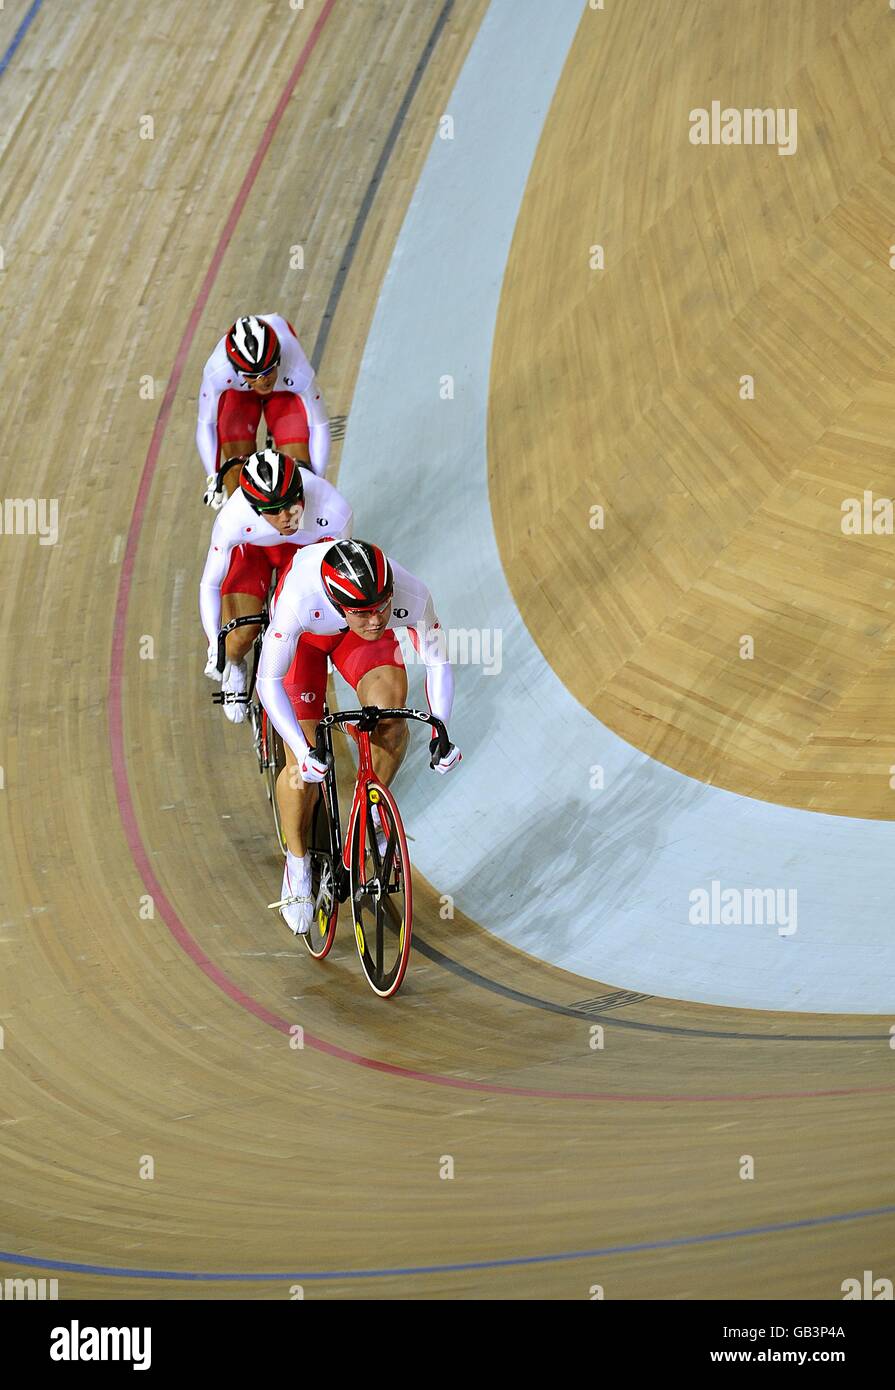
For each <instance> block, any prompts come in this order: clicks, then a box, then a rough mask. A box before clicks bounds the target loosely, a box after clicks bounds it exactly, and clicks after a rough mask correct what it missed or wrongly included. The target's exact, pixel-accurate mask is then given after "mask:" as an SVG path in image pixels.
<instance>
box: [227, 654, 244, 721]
mask: <svg viewBox="0 0 895 1390" xmlns="http://www.w3.org/2000/svg"><path fill="white" fill-rule="evenodd" d="M247 684H248V673H247V671H246V664H245V662H244V661H228V662H227V664H226V666H225V667H224V676H223V679H222V681H221V690H222V691H223V692H224V693H225V694H228V693H230V694H233V695H244V694H245V693H246V688H247ZM222 708H223V711H224V714H225V715H226V716H227V718H228V719H229V720H230V723H231V724H242V723H244V721H245V720H246V719H248V717H249V707H248V704H231V703H225V704H224V705H223V706H222Z"/></svg>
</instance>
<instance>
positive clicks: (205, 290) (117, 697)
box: [107, 0, 895, 1104]
mask: <svg viewBox="0 0 895 1390" xmlns="http://www.w3.org/2000/svg"><path fill="white" fill-rule="evenodd" d="M335 4H336V0H326V4H325V5H324V6H323V9H322V10H321V12H320V16H319V18H318V20H317V22H316V23H315V25H314V27H313V29H312V30H311V34H310V36H309V38H308V41H307V43H306V44H305V46H304V48H303V49H302V51H301V54H300V56H299V58H298V61H297V62H296V64H295V67H294V68H293V69H292V72H291V74H290V76H289V79H288V81H287V83H286V86H285V87H284V88H283V92H282V94H281V96H280V99H279V101H278V102H277V105H276V108H275V109H274V112H273V115H272V116H271V118H270V120H269V121H268V123H267V126H266V128H265V130H264V134H263V136H262V137H261V143H260V144H259V146H258V148H257V150H256V151H255V154H254V156H253V158H252V162H251V164H250V165H249V168H248V172H247V173H246V176H245V178H244V179H243V181H242V185H241V187H240V189H239V192H238V193H237V195H236V201H235V202H234V204H233V207H232V208H231V210H230V214H229V216H228V218H227V221H226V222H225V224H224V230H223V231H222V233H221V237H220V240H219V242H218V244H217V246H216V247H215V251H214V255H213V256H212V258H211V263H210V265H209V267H208V270H207V271H206V273H205V278H204V280H203V281H202V285H201V288H200V290H199V294H198V297H197V299H196V302H195V304H194V306H193V310H192V313H191V314H190V316H189V319H188V320H187V325H186V328H185V330H184V333H183V337H182V338H181V340H180V346H179V347H178V349H177V355H176V357H175V358H174V367H173V370H172V372H171V376H170V379H169V381H168V386H167V389H166V390H165V394H164V397H163V399H162V403H161V405H160V406H159V412H158V417H157V419H156V422H155V428H154V429H153V431H152V438H151V440H150V442H149V450H148V452H147V454H146V461H145V463H144V465H143V472H142V474H141V476H140V484H139V487H138V489H137V496H136V500H135V502H134V510H133V513H132V515H131V522H130V527H129V529H128V533H127V545H126V547H125V551H124V558H123V561H122V567H121V578H120V580H119V583H118V597H117V600H116V603H115V626H114V629H113V633H112V657H111V665H110V671H109V687H108V695H107V706H108V717H109V741H110V744H111V756H112V772H113V776H114V781H115V794H116V797H117V800H118V810H119V814H120V816H121V823H122V826H123V828H124V834H125V838H126V840H127V843H128V848H129V849H130V852H131V856H132V858H133V860H134V864H135V865H136V868H137V870H138V872H139V874H140V877H141V879H142V880H143V883H144V885H145V887H146V888H147V890H148V891H149V892H150V893H151V895H152V898H153V901H154V903H155V905H156V907H157V908H158V910H159V912H160V913H161V916H162V919H163V921H164V922H165V925H166V926H167V928H168V930H169V931H170V933H171V935H172V936H173V937H174V939H175V941H176V942H177V944H178V945H179V946H180V947H181V948H182V949H183V950H184V951H185V952H186V954H187V955H188V956H189V958H190V960H192V961H193V962H194V964H195V965H197V966H198V967H199V969H200V970H202V971H203V972H204V973H205V975H207V976H208V978H209V980H211V981H212V983H213V984H215V985H217V987H218V989H220V990H222V991H223V993H224V994H226V995H227V996H228V997H229V998H230V999H232V1000H233V1001H234V1003H236V1004H239V1005H240V1007H241V1008H243V1009H246V1010H248V1012H249V1013H251V1014H254V1015H255V1017H256V1018H258V1019H260V1020H261V1022H262V1023H266V1024H268V1025H269V1026H270V1027H271V1028H276V1029H277V1030H278V1031H279V1032H281V1033H285V1034H286V1035H287V1036H288V1035H289V1034H290V1031H291V1029H292V1028H293V1027H295V1024H294V1023H293V1022H290V1020H289V1019H285V1018H282V1017H281V1016H280V1015H279V1014H275V1013H273V1012H272V1011H271V1010H270V1009H268V1008H266V1007H265V1006H264V1005H263V1004H261V1003H260V1002H259V1001H258V1000H257V999H253V998H252V996H251V995H250V994H246V992H245V990H243V989H241V988H240V986H239V985H237V984H236V983H235V982H234V981H233V980H231V979H230V978H229V976H227V975H225V974H224V972H223V970H222V969H221V968H220V966H219V965H216V964H215V963H214V961H213V960H211V958H210V957H209V956H207V955H206V954H205V952H204V951H203V949H202V947H201V946H200V945H199V943H198V942H197V941H196V940H195V938H194V937H193V936H192V935H191V934H190V932H189V931H188V929H187V927H186V926H185V925H184V923H183V922H182V921H181V920H180V918H179V917H178V915H177V913H176V911H175V909H174V907H173V906H172V904H171V902H170V901H169V899H168V898H167V896H166V894H165V892H164V890H163V889H162V886H161V884H160V883H159V881H158V879H157V878H156V876H155V871H154V870H153V867H152V863H151V861H150V858H149V855H148V853H147V851H146V847H145V845H144V844H143V839H142V836H141V834H140V827H139V824H138V821H137V814H136V811H135V809H134V803H133V798H132V797H131V790H130V783H129V781H128V775H127V757H126V753H125V743H124V717H123V707H122V694H123V687H124V640H125V633H126V630H127V612H128V606H129V603H130V596H131V588H132V586H133V578H134V568H135V564H136V557H137V550H138V547H139V544H140V533H141V531H142V529H143V520H144V517H145V514H146V504H147V502H148V499H149V491H150V488H151V486H152V479H153V476H154V474H155V469H156V465H157V464H158V458H159V453H160V452H161V447H162V440H163V439H164V436H165V430H166V429H167V427H168V419H169V417H170V414H171V408H172V406H173V404H174V397H175V396H176V394H177V389H178V387H179V386H180V380H181V377H182V376H183V369H184V366H185V364H186V359H187V357H188V355H189V351H190V348H191V347H192V343H193V338H194V337H195V334H196V329H197V327H198V324H199V319H200V318H201V316H202V312H203V310H204V308H205V305H206V304H207V302H208V296H209V295H210V293H211V289H212V286H213V285H214V282H215V280H216V279H217V275H218V271H219V270H220V267H221V263H222V261H223V259H224V255H225V254H226V251H227V248H228V246H229V245H230V241H231V239H232V237H233V233H234V231H235V229H236V225H237V223H238V221H239V218H240V215H241V213H242V211H243V208H244V207H245V205H246V202H247V200H248V197H249V194H250V193H251V191H252V187H253V185H254V183H255V179H256V178H257V176H258V170H259V169H260V168H261V165H262V163H263V161H264V156H265V155H266V154H267V151H268V148H269V147H270V142H271V140H272V139H273V137H274V134H275V133H276V129H277V127H278V125H279V123H280V121H281V119H282V116H283V112H284V111H285V110H286V106H287V105H288V102H289V98H290V97H291V95H292V93H293V90H294V89H295V85H296V83H297V82H298V79H299V78H300V77H301V75H302V73H303V71H304V69H305V66H306V65H307V61H308V58H309V57H310V55H311V52H312V51H313V49H314V47H315V45H316V43H317V40H318V38H319V37H320V33H321V31H322V29H323V26H324V24H325V23H326V21H327V19H328V18H329V15H330V13H331V12H332V10H333V8H334V6H335ZM304 1042H305V1044H306V1046H308V1047H310V1048H312V1049H314V1050H315V1051H317V1052H322V1053H325V1054H327V1055H328V1056H330V1057H337V1058H338V1059H339V1060H340V1061H343V1062H352V1063H353V1064H354V1065H355V1066H359V1067H366V1068H368V1069H369V1070H370V1071H378V1072H383V1073H384V1074H385V1075H387V1076H397V1077H400V1078H402V1079H403V1080H405V1081H421V1082H426V1083H427V1084H429V1085H432V1086H450V1087H452V1088H454V1089H455V1090H459V1091H481V1092H484V1093H486V1094H487V1095H500V1096H525V1097H534V1098H538V1099H541V1100H572V1101H619V1102H642V1103H660V1104H662V1103H665V1104H667V1103H669V1102H672V1101H674V1102H679V1101H693V1102H698V1101H714V1102H717V1101H747V1100H802V1099H809V1098H817V1097H824V1096H853V1095H874V1094H878V1093H880V1092H884V1091H893V1090H895V1086H870V1087H866V1088H864V1089H862V1090H859V1089H854V1090H832V1091H783V1092H762V1093H756V1094H752V1095H723V1094H722V1095H686V1094H672V1095H652V1094H648V1093H644V1094H641V1095H628V1094H615V1093H613V1092H611V1091H548V1090H541V1089H539V1088H537V1087H532V1086H498V1085H494V1084H492V1083H491V1082H487V1081H470V1080H467V1079H464V1078H462V1077H456V1076H440V1075H438V1074H435V1073H432V1072H425V1071H414V1070H412V1069H411V1068H409V1067H399V1066H396V1065H394V1064H393V1063H391V1062H379V1061H377V1060H376V1059H375V1058H373V1057H364V1056H362V1055H361V1054H359V1053H357V1052H351V1051H349V1050H348V1049H347V1048H344V1047H339V1046H337V1045H336V1044H335V1043H330V1042H327V1041H326V1040H325V1039H324V1038H317V1037H313V1036H311V1035H310V1034H308V1033H305V1035H304Z"/></svg>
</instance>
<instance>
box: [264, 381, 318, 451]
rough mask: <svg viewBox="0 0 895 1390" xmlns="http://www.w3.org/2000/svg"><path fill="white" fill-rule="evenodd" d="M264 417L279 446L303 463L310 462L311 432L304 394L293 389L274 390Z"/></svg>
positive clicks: (265, 408)
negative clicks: (298, 393)
mask: <svg viewBox="0 0 895 1390" xmlns="http://www.w3.org/2000/svg"><path fill="white" fill-rule="evenodd" d="M264 419H265V421H266V423H267V428H268V429H269V430H270V433H271V434H272V436H273V443H274V448H275V449H277V450H279V452H280V453H281V454H288V455H289V457H290V458H294V459H298V461H299V462H300V463H310V461H311V451H310V444H309V440H310V437H311V435H310V429H309V427H308V417H307V413H306V411H305V408H304V404H303V402H302V399H301V396H296V395H295V394H294V393H293V392H292V391H274V392H273V394H272V395H270V396H267V397H266V399H265V401H264Z"/></svg>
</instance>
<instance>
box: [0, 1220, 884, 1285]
mask: <svg viewBox="0 0 895 1390" xmlns="http://www.w3.org/2000/svg"><path fill="white" fill-rule="evenodd" d="M872 1216H895V1205H892V1206H886V1207H867V1208H865V1209H864V1210H863V1211H846V1212H837V1213H835V1214H834V1215H833V1216H809V1217H805V1218H803V1219H802V1220H800V1221H781V1222H778V1223H777V1224H775V1225H771V1226H744V1227H742V1228H741V1229H740V1230H737V1231H716V1232H713V1233H711V1234H710V1235H704V1236H674V1237H672V1239H670V1240H645V1241H639V1242H637V1243H636V1244H634V1245H604V1246H597V1247H596V1248H595V1249H593V1250H565V1251H561V1252H560V1253H559V1254H557V1255H519V1256H516V1257H514V1258H510V1259H504V1260H465V1261H463V1262H461V1263H458V1264H442V1265H404V1266H398V1267H397V1268H395V1269H333V1270H325V1271H308V1270H304V1271H299V1272H297V1273H290V1272H289V1271H284V1270H275V1271H273V1272H272V1273H266V1274H249V1273H237V1274H214V1273H210V1272H207V1271H206V1272H194V1271H187V1270H177V1269H116V1268H115V1267H113V1266H112V1265H87V1264H78V1263H76V1262H74V1261H71V1260H39V1259H36V1258H35V1257H34V1256H33V1255H16V1254H13V1253H12V1252H11V1251H8V1250H0V1263H3V1264H13V1265H24V1266H27V1267H28V1268H30V1269H53V1270H59V1271H62V1272H64V1273H67V1274H103V1275H107V1276H109V1277H110V1278H113V1279H174V1280H178V1281H180V1282H185V1283H213V1284H226V1283H231V1284H240V1283H243V1284H260V1283H267V1282H270V1281H271V1280H278V1279H294V1280H297V1281H299V1282H302V1281H303V1282H304V1283H311V1282H312V1281H315V1282H317V1283H323V1282H326V1281H332V1280H336V1279H389V1278H396V1277H398V1276H406V1275H420V1274H462V1273H464V1272H466V1271H468V1270H477V1269H513V1268H519V1267H521V1266H524V1265H545V1264H559V1263H561V1262H563V1261H565V1260H596V1259H603V1258H604V1257H606V1256H608V1255H637V1254H642V1253H643V1252H645V1251H648V1250H678V1249H680V1248H681V1247H683V1246H687V1245H715V1244H717V1243H718V1242H719V1241H725V1240H742V1239H743V1238H745V1237H748V1236H768V1235H778V1234H779V1233H780V1232H782V1231H804V1230H809V1229H810V1228H811V1227H818V1226H835V1225H841V1224H842V1223H843V1222H846V1221H866V1220H868V1219H869V1218H870V1217H872Z"/></svg>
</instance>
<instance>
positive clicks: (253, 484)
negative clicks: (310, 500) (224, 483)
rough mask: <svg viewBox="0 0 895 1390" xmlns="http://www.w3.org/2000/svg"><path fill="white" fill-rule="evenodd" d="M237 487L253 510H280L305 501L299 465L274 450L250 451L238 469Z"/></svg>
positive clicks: (286, 455)
mask: <svg viewBox="0 0 895 1390" xmlns="http://www.w3.org/2000/svg"><path fill="white" fill-rule="evenodd" d="M239 486H240V488H241V490H242V495H243V497H245V498H247V500H248V501H249V502H250V503H251V505H252V506H253V507H254V509H255V511H256V512H281V511H282V510H283V508H284V507H291V506H294V504H295V503H296V502H304V500H305V489H304V483H303V482H302V477H301V469H300V467H299V465H298V464H297V463H296V461H295V459H293V458H290V457H289V455H288V454H278V453H277V451H276V450H275V449H262V450H261V451H260V453H257V454H249V457H248V458H247V459H246V461H245V463H244V464H243V465H242V468H241V469H240V471H239Z"/></svg>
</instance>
